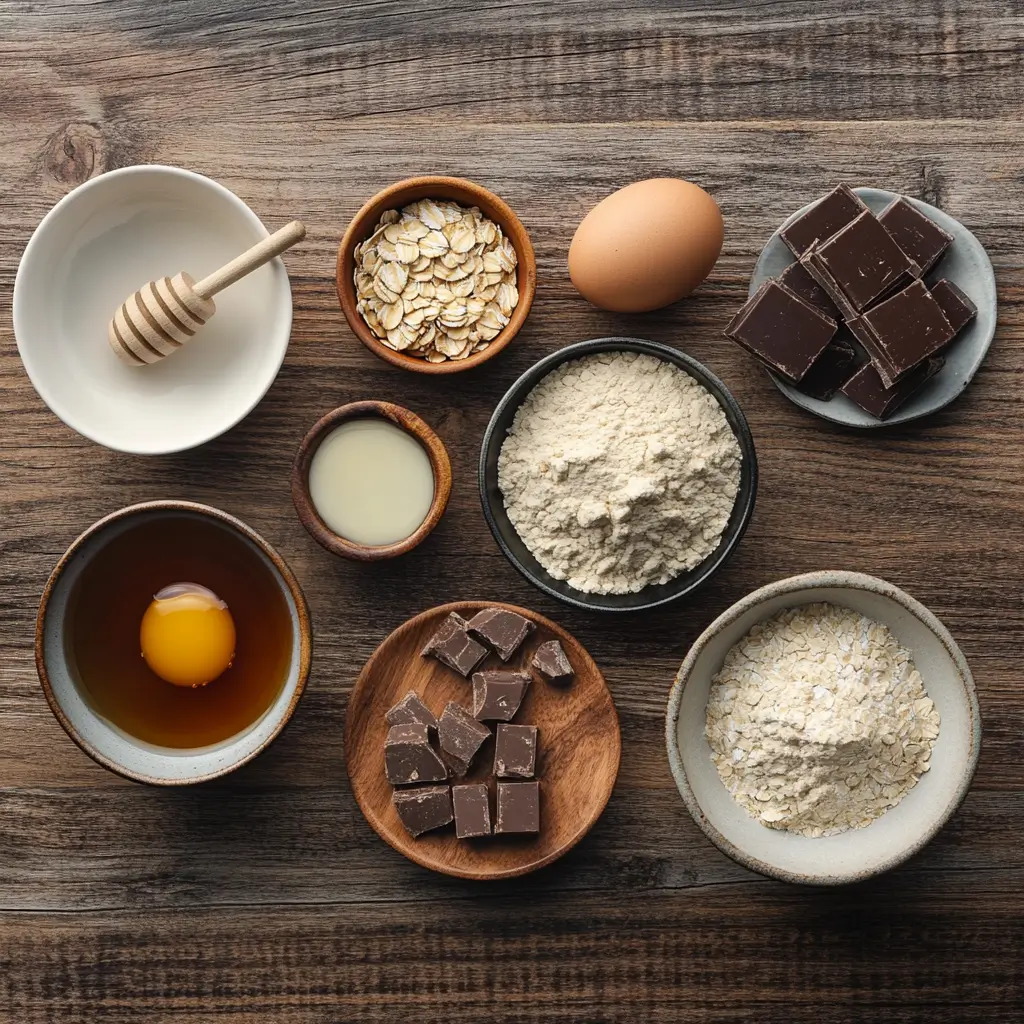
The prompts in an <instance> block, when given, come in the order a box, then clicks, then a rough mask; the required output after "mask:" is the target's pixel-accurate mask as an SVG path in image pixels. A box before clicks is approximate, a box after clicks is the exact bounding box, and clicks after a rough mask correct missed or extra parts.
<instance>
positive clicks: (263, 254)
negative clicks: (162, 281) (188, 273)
mask: <svg viewBox="0 0 1024 1024" xmlns="http://www.w3.org/2000/svg"><path fill="white" fill-rule="evenodd" d="M305 237H306V225H305V224H303V223H302V221H300V220H293V221H292V222H291V224H285V226H284V227H283V228H281V229H280V230H279V231H275V232H274V233H273V234H272V235H270V236H269V237H268V238H264V239H263V241H262V242H257V243H256V245H254V246H253V247H252V248H251V249H248V250H247V251H246V252H243V253H242V255H241V256H236V257H235V258H234V259H233V260H232V261H231V262H230V263H225V264H224V266H223V267H221V268H220V270H215V271H214V272H213V273H212V274H210V275H209V276H208V277H204V278H203V279H202V280H201V281H198V282H196V284H195V285H193V286H192V291H194V292H195V293H196V295H198V296H199V297H200V298H203V299H209V298H211V297H212V296H214V295H216V294H217V292H219V291H223V290H224V289H225V288H227V286H228V285H229V284H234V283H235V282H236V281H240V280H241V279H242V278H243V277H245V275H246V274H251V273H252V272H253V271H254V270H256V269H257V268H259V267H262V266H263V264H264V263H269V262H270V260H272V259H273V258H274V257H275V256H280V255H281V253H283V252H284V251H285V249H290V248H291V247H292V246H293V245H294V244H295V243H296V242H301V241H302V239H303V238H305Z"/></svg>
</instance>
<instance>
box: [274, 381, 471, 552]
mask: <svg viewBox="0 0 1024 1024" xmlns="http://www.w3.org/2000/svg"><path fill="white" fill-rule="evenodd" d="M371 417H377V418H380V419H383V420H386V421H388V422H390V423H392V424H394V425H395V426H396V427H398V428H399V429H401V430H404V431H405V433H407V434H408V435H409V436H410V437H412V438H413V439H414V440H415V441H416V442H417V443H418V444H419V445H420V446H421V447H422V448H423V451H424V452H425V453H426V456H427V459H428V460H429V462H430V470H431V473H432V475H433V478H434V494H433V498H432V499H431V502H430V506H429V509H428V510H427V513H426V516H425V518H424V519H423V520H422V522H421V523H420V524H419V526H417V527H416V529H415V530H413V531H412V533H410V534H409V535H408V536H406V537H403V538H401V539H399V540H396V541H394V542H393V543H389V544H361V543H358V542H357V541H354V540H351V539H349V538H347V537H344V536H342V535H341V534H340V533H338V532H337V531H336V530H335V529H332V527H331V526H329V525H328V523H327V522H326V521H325V516H324V514H323V513H322V512H321V511H320V510H318V509H317V507H316V504H315V503H314V501H313V496H312V493H311V489H310V482H309V480H310V467H311V466H312V465H313V460H314V458H315V456H316V454H317V452H318V451H319V450H320V446H321V445H322V444H323V443H324V441H326V440H327V438H328V437H330V436H331V434H333V433H334V431H336V430H337V429H338V428H339V427H340V426H342V424H345V423H350V422H352V421H353V420H356V419H368V418H371ZM451 490H452V467H451V462H450V461H449V459H448V452H447V450H446V449H445V446H444V443H443V442H442V440H441V438H439V437H438V436H437V434H436V433H434V431H433V429H432V428H431V427H430V425H429V424H427V423H426V422H424V421H423V420H422V419H420V417H419V416H417V415H416V413H414V412H410V411H409V410H408V409H403V408H402V406H400V405H394V404H393V403H391V402H375V401H366V402H352V403H350V404H349V405H342V406H339V407H338V408H337V409H334V410H332V411H331V412H329V413H327V415H326V416H323V417H322V418H321V419H320V420H319V421H318V422H317V423H315V424H314V425H313V427H312V428H311V429H310V431H309V433H308V434H306V436H305V437H304V438H303V440H302V444H301V445H299V450H298V452H297V453H296V456H295V462H294V464H293V466H292V501H293V502H294V503H295V511H296V512H297V513H298V515H299V520H300V521H301V522H302V525H303V526H304V527H305V528H306V530H307V531H308V532H309V534H310V536H311V537H312V538H313V539H314V540H315V541H316V542H317V543H318V544H319V545H320V546H321V547H323V548H325V549H326V550H327V551H330V552H331V554H334V555H341V556H342V557H343V558H353V559H355V560H357V561H360V562H376V561H379V560H381V559H384V558H395V557H396V556H398V555H404V554H405V553H406V552H407V551H411V550H412V549H413V548H414V547H416V546H417V545H418V544H420V543H421V542H422V541H423V540H424V539H425V538H426V536H427V534H429V533H430V532H431V531H432V530H433V529H434V527H435V526H437V524H438V522H439V521H440V519H441V516H442V515H443V514H444V510H445V508H446V507H447V505H448V498H449V496H450V494H451Z"/></svg>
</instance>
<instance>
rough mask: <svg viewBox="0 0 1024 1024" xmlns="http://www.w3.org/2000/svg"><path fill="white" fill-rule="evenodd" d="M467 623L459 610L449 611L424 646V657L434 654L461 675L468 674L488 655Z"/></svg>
mask: <svg viewBox="0 0 1024 1024" xmlns="http://www.w3.org/2000/svg"><path fill="white" fill-rule="evenodd" d="M467 625H468V623H467V622H466V620H465V619H464V618H463V617H462V616H461V615H459V614H458V613H457V612H449V614H448V617H447V618H446V619H445V620H444V622H442V623H441V625H440V626H439V627H438V629H437V632H436V633H434V635H433V636H432V637H431V638H430V639H429V640H428V641H427V646H426V647H424V648H423V652H422V653H423V655H424V657H426V656H427V655H430V654H432V655H433V656H434V657H435V658H437V660H438V661H439V662H441V663H442V664H443V665H447V666H448V667H449V668H451V669H454V670H455V671H456V672H458V673H459V674H460V675H463V676H468V675H469V674H470V672H472V671H473V669H475V668H476V667H477V665H479V664H480V662H481V661H483V660H484V658H486V657H487V648H486V647H483V646H481V645H480V644H478V643H477V642H476V641H475V640H474V639H473V638H472V637H471V636H470V635H469V633H467V632H466V626H467Z"/></svg>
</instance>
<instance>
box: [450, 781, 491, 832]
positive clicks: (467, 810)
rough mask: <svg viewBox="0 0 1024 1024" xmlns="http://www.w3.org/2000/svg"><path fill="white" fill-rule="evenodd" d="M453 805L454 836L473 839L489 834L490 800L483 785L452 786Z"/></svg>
mask: <svg viewBox="0 0 1024 1024" xmlns="http://www.w3.org/2000/svg"><path fill="white" fill-rule="evenodd" d="M452 803H453V804H454V805H455V835H456V836H457V837H458V838H459V839H473V838H475V837H477V836H489V835H490V834H491V800H490V797H489V796H488V794H487V786H486V785H485V784H484V783H479V784H475V783H474V784H471V785H467V786H452Z"/></svg>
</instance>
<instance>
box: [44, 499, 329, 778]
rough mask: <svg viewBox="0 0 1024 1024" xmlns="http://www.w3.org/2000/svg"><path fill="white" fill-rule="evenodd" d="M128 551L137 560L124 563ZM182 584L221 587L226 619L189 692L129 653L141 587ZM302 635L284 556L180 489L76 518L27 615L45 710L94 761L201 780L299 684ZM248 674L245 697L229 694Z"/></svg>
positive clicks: (238, 758)
mask: <svg viewBox="0 0 1024 1024" xmlns="http://www.w3.org/2000/svg"><path fill="white" fill-rule="evenodd" d="M150 552H151V554H150ZM132 559H141V560H144V561H146V562H147V563H149V564H150V567H149V568H147V569H146V571H145V572H141V571H140V572H137V571H135V570H134V569H132V570H126V569H125V565H126V560H132ZM150 560H151V561H150ZM240 563H244V570H243V569H242V568H240V567H239V565H240ZM110 577H113V583H112V584H109V585H102V583H100V584H98V583H97V581H102V580H103V579H104V578H110ZM183 582H192V583H195V584H198V585H200V586H204V587H207V588H209V589H210V590H213V591H214V592H215V593H216V594H218V596H220V597H221V598H222V599H224V600H225V601H226V603H227V607H228V610H229V611H231V612H232V613H233V617H234V625H235V630H236V644H235V653H234V655H233V658H232V662H231V664H229V666H228V668H227V669H226V670H225V672H224V673H222V675H221V676H218V677H217V678H216V679H214V680H212V681H211V682H210V683H208V684H207V685H206V686H204V687H201V688H199V689H198V691H197V690H196V688H190V687H182V686H172V684H171V683H169V682H164V680H162V679H159V678H158V677H157V676H156V675H155V674H153V673H151V672H149V670H148V669H147V668H146V667H145V662H144V661H143V658H142V656H141V652H140V646H141V641H140V625H141V620H142V617H143V615H144V613H145V612H146V609H147V607H148V605H149V602H150V600H151V599H152V597H153V591H154V590H155V589H158V588H160V589H162V588H163V587H164V586H167V585H171V584H175V583H183ZM98 586H99V587H100V589H99V590H98V589H97V587H98ZM243 588H244V589H245V591H246V592H247V593H243ZM101 592H105V593H106V594H107V597H106V598H105V599H104V600H103V601H99V600H97V595H98V594H99V593H101ZM107 605H109V607H107ZM246 608H248V611H246ZM94 634H98V635H99V637H100V642H99V643H95V642H93V643H89V642H88V641H89V638H90V637H91V636H93V635H94ZM270 634H273V636H272V637H271V636H270ZM83 644H84V645H85V646H83ZM108 647H109V648H110V649H111V652H112V653H109V654H108V652H105V649H106V648H108ZM311 647H312V629H311V626H310V620H309V612H308V610H307V607H306V601H305V598H304V597H303V594H302V590H301V588H300V587H299V584H298V581H297V580H296V579H295V576H294V575H293V574H292V572H291V570H290V569H289V568H288V566H287V564H286V563H285V561H284V559H282V558H281V556H280V555H279V554H278V553H277V552H276V551H275V550H274V549H273V548H272V547H271V546H270V545H269V544H268V543H267V542H266V541H265V540H264V539H263V538H262V537H261V536H260V535H259V534H258V533H256V532H255V531H254V530H252V529H250V528H249V527H248V526H246V525H245V524H244V523H243V522H241V521H240V520H238V519H236V518H235V517H234V516H231V515H228V513H226V512H222V511H220V510H219V509H215V508H211V507H209V506H207V505H199V504H195V503H193V502H188V501H150V502H145V503H143V504H140V505H131V506H129V507H127V508H123V509H120V510H119V511H117V512H114V513H112V514H111V515H108V516H106V517H104V518H103V519H100V520H99V521H98V522H97V523H94V524H93V525H92V526H90V527H89V529H88V530H86V531H85V532H84V533H83V534H82V535H81V536H80V537H79V538H78V539H77V540H75V541H74V542H73V543H72V545H71V546H70V547H69V548H68V550H67V551H66V552H65V554H64V555H63V556H62V557H61V559H60V561H59V562H58V563H57V565H56V567H55V568H54V570H53V572H52V573H51V575H50V578H49V580H48V581H47V584H46V587H45V589H44V591H43V596H42V600H41V601H40V604H39V614H38V617H37V620H36V667H37V669H38V672H39V679H40V682H41V683H42V687H43V692H44V694H45V695H46V699H47V701H48V702H49V704H50V708H51V710H52V711H53V713H54V715H55V716H56V718H57V720H58V722H59V723H60V724H61V726H63V728H64V730H65V731H66V732H67V734H68V735H69V736H70V737H71V739H73V740H74V741H75V743H77V744H78V746H79V747H81V748H82V750H84V751H85V753H87V754H88V755H89V756H90V757H91V758H93V760H95V761H97V762H98V763H99V764H101V765H103V766H104V767H105V768H109V769H110V770H111V771H113V772H116V773H118V774H119V775H123V776H125V777H126V778H128V779H132V780H133V781H136V782H145V783H150V784H153V785H166V786H175V785H186V784H188V783H195V782H205V781H207V780H208V779H213V778H217V777H218V776H221V775H225V774H227V773H228V772H230V771H233V770H234V769H236V768H238V767H240V766H241V765H243V764H245V763H246V762H247V761H250V760H251V759H252V758H254V757H256V755H257V754H259V753H261V752H262V751H264V750H265V749H266V748H267V747H268V746H269V745H270V743H271V742H272V741H273V740H274V739H275V738H276V737H277V736H278V735H279V734H280V732H281V730H282V729H283V728H284V727H285V725H286V724H287V723H288V721H289V720H290V718H291V716H292V713H293V712H294V710H295V708H296V705H297V704H298V701H299V698H300V697H301V696H302V693H303V690H304V688H305V685H306V679H307V677H308V676H309V668H310V652H311ZM122 648H123V649H122ZM97 652H99V654H97ZM269 652H272V653H273V658H271V659H268V658H267V655H268V653H269ZM243 665H248V668H247V669H243V667H242V666H243ZM139 673H143V674H144V675H146V676H147V677H146V678H142V677H140V676H139ZM253 673H257V674H259V676H258V679H257V675H254V674H253ZM148 676H152V678H151V679H150V678H148ZM254 685H256V686H258V688H259V689H260V693H261V697H260V700H261V703H259V704H258V705H257V704H256V703H254V702H253V701H252V699H247V698H246V696H245V694H244V693H242V692H241V690H246V692H248V690H249V688H250V687H251V686H254ZM161 687H163V688H164V691H161V689H160V688H161ZM240 687H241V689H240ZM207 698H211V699H207ZM165 705H166V707H165ZM186 705H187V706H186ZM204 716H205V717H204ZM221 716H224V717H223V718H222V717H221ZM171 719H173V724H172V722H171V721H170V720H171ZM176 729H178V730H180V731H179V732H177V733H175V732H174V730H176Z"/></svg>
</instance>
